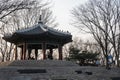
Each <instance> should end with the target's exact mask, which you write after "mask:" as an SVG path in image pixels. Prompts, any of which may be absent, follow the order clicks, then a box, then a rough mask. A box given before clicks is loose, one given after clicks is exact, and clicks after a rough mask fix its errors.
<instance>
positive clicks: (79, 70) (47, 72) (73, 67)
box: [0, 60, 120, 80]
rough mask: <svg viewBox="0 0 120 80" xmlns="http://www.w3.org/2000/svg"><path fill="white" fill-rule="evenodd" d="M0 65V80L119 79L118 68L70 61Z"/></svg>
mask: <svg viewBox="0 0 120 80" xmlns="http://www.w3.org/2000/svg"><path fill="white" fill-rule="evenodd" d="M0 65H1V67H0V80H120V68H112V69H111V70H106V69H105V68H104V67H91V66H78V65H77V64H75V63H74V62H70V61H59V60H38V61H36V60H29V61H28V60H22V61H13V62H6V63H1V64H0ZM19 70H22V71H23V73H20V72H19ZM26 72H27V73H26ZM113 78H116V79H113ZM117 78H119V79H117Z"/></svg>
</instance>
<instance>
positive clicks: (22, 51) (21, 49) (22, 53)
mask: <svg viewBox="0 0 120 80" xmlns="http://www.w3.org/2000/svg"><path fill="white" fill-rule="evenodd" d="M21 60H23V46H22V48H21Z"/></svg>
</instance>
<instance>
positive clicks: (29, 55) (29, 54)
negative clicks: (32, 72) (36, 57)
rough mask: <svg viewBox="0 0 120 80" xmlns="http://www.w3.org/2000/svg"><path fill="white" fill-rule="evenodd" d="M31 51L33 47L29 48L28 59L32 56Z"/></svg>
mask: <svg viewBox="0 0 120 80" xmlns="http://www.w3.org/2000/svg"><path fill="white" fill-rule="evenodd" d="M31 51H32V49H28V60H29V59H30V58H31Z"/></svg>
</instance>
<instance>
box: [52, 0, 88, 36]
mask: <svg viewBox="0 0 120 80" xmlns="http://www.w3.org/2000/svg"><path fill="white" fill-rule="evenodd" d="M85 2H87V0H52V3H53V6H52V11H53V15H54V16H56V21H57V22H58V23H59V26H58V29H61V30H64V31H69V32H71V33H72V34H73V35H74V36H75V35H80V33H78V32H79V30H78V29H76V28H74V27H73V26H71V25H70V21H71V10H72V9H73V8H74V7H76V6H78V5H81V4H84V3H85ZM81 36H82V37H84V36H83V35H82V34H81Z"/></svg>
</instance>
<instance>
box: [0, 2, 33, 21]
mask: <svg viewBox="0 0 120 80" xmlns="http://www.w3.org/2000/svg"><path fill="white" fill-rule="evenodd" d="M34 3H35V0H0V21H2V22H3V20H2V19H3V18H4V17H6V16H8V15H9V14H11V13H12V12H14V11H17V10H21V9H29V8H31V5H33V4H34Z"/></svg>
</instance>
